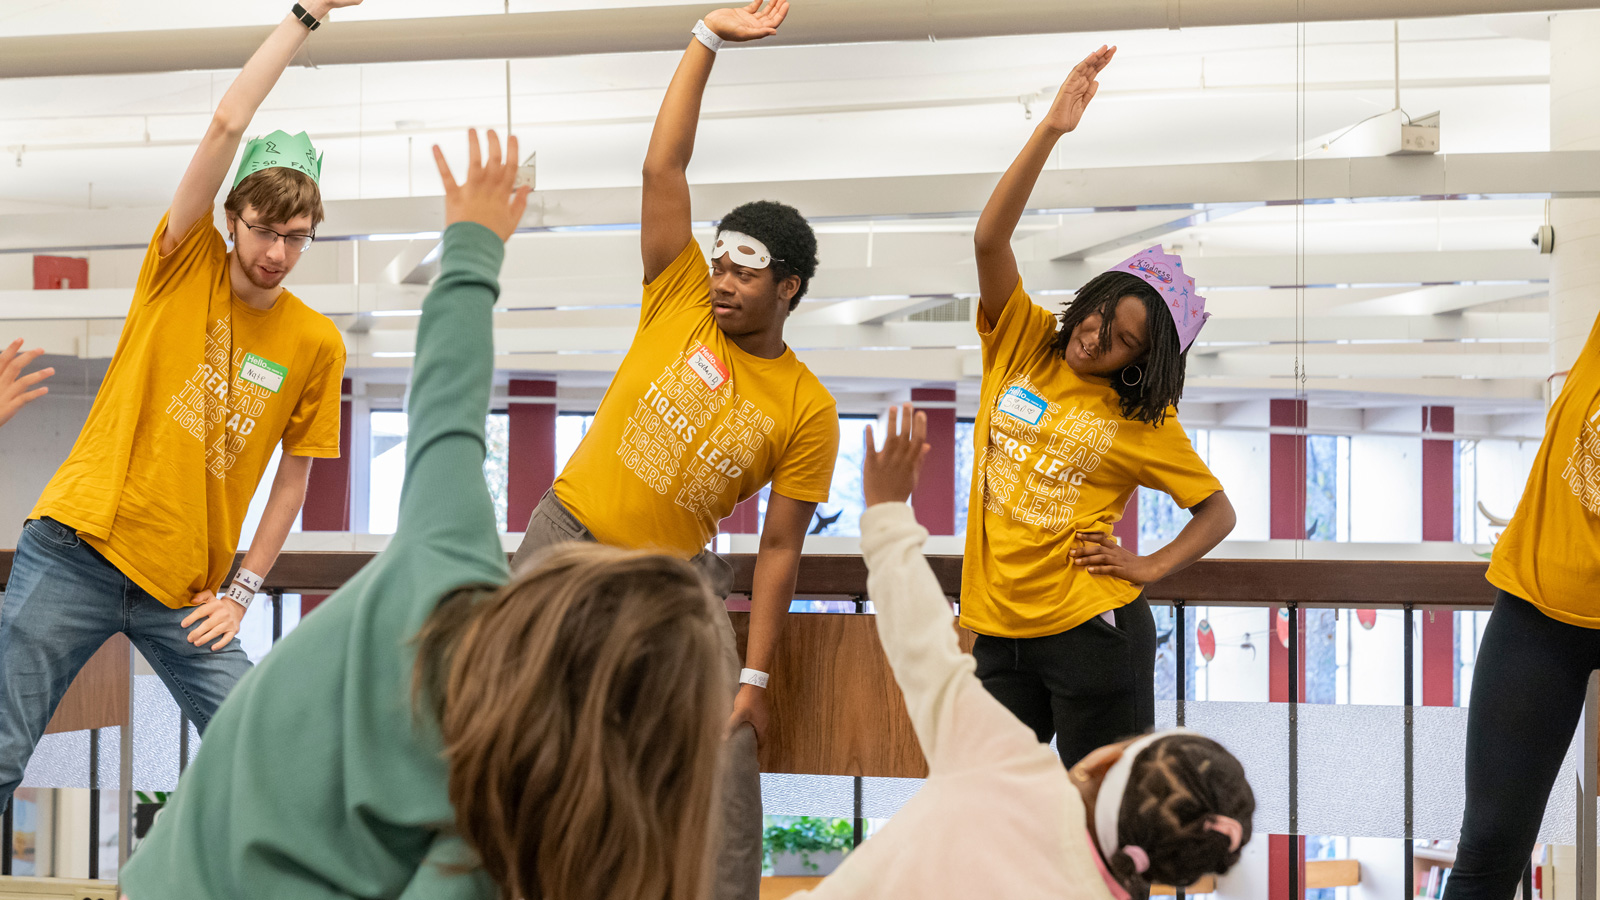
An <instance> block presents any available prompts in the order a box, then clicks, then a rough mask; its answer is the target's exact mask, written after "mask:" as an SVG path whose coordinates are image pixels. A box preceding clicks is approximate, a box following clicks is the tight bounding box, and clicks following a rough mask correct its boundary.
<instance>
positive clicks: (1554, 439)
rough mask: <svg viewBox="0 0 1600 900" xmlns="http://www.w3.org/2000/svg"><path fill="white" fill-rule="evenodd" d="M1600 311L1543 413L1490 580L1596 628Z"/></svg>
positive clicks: (1599, 611)
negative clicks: (1541, 433) (1519, 496)
mask: <svg viewBox="0 0 1600 900" xmlns="http://www.w3.org/2000/svg"><path fill="white" fill-rule="evenodd" d="M1597 423H1600V319H1597V320H1596V321H1595V326H1594V328H1593V329H1592V330H1591V331H1590V332H1589V340H1588V342H1587V343H1585V344H1584V345H1583V352H1582V353H1579V354H1578V359H1577V361H1576V362H1574V363H1573V364H1572V371H1571V372H1569V373H1568V374H1567V383H1566V384H1565V385H1563V386H1562V388H1561V393H1560V394H1559V395H1557V397H1556V401H1555V403H1553V404H1551V406H1550V413H1549V415H1548V416H1547V417H1546V418H1545V428H1544V442H1543V443H1541V444H1540V445H1539V455H1538V456H1536V457H1535V458H1534V460H1533V471H1531V472H1529V473H1528V484H1527V486H1526V487H1524V488H1523V489H1522V501H1521V502H1520V503H1518V504H1517V513H1516V515H1514V516H1512V517H1511V524H1510V525H1508V526H1506V530H1505V533H1504V534H1502V535H1501V536H1500V541H1499V543H1497V544H1495V548H1494V559H1493V561H1492V562H1490V564H1489V583H1490V584H1493V585H1494V586H1495V587H1497V588H1499V589H1501V590H1503V591H1505V592H1507V593H1510V594H1515V595H1516V596H1518V597H1521V598H1522V599H1524V600H1527V601H1528V602H1529V603H1532V604H1533V605H1534V606H1537V607H1538V608H1539V610H1540V611H1541V612H1543V613H1544V614H1545V615H1547V616H1549V617H1550V618H1552V619H1555V620H1556V621H1558V622H1565V623H1567V624H1568V625H1578V626H1581V627H1583V628H1600V598H1597V597H1596V596H1595V590H1594V582H1595V576H1596V575H1597V574H1600V562H1597V560H1600V424H1597Z"/></svg>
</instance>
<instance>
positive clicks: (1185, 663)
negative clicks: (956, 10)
mask: <svg viewBox="0 0 1600 900" xmlns="http://www.w3.org/2000/svg"><path fill="white" fill-rule="evenodd" d="M1183 613H1184V602H1183V601H1182V600H1174V601H1172V635H1173V641H1174V642H1175V643H1174V644H1173V647H1174V649H1176V651H1177V667H1176V673H1177V677H1176V678H1175V679H1174V681H1175V682H1176V686H1177V694H1178V716H1177V724H1178V727H1179V728H1182V727H1183V714H1184V708H1183V703H1184V701H1185V700H1187V699H1188V697H1189V633H1188V630H1187V629H1186V628H1185V624H1184V618H1185V617H1184V614H1183Z"/></svg>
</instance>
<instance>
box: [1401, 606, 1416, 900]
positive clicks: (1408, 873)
mask: <svg viewBox="0 0 1600 900" xmlns="http://www.w3.org/2000/svg"><path fill="white" fill-rule="evenodd" d="M1413 609H1414V607H1413V606H1412V605H1411V604H1410V603H1407V604H1406V605H1405V622H1404V626H1405V641H1404V643H1405V674H1404V679H1405V717H1406V718H1405V722H1406V724H1405V767H1406V774H1405V794H1406V796H1405V841H1404V843H1405V878H1406V896H1407V897H1408V898H1409V897H1415V896H1416V895H1417V873H1416V867H1415V865H1414V863H1413V858H1414V854H1415V852H1416V846H1415V845H1414V844H1413V843H1412V838H1411V830H1412V822H1413V819H1414V815H1415V812H1416V810H1415V808H1414V804H1415V796H1414V789H1415V787H1416V772H1415V769H1414V767H1415V760H1413V758H1412V757H1413V749H1414V746H1415V743H1416V732H1415V730H1414V729H1415V727H1416V722H1415V719H1414V716H1413V711H1412V706H1411V704H1412V702H1413V701H1414V699H1415V698H1414V696H1413V694H1414V691H1415V685H1413V684H1412V682H1413V681H1414V680H1415V678H1416V672H1415V670H1414V669H1413V668H1412V658H1411V654H1412V651H1413V646H1412V643H1413V638H1412V622H1411V614H1412V611H1413Z"/></svg>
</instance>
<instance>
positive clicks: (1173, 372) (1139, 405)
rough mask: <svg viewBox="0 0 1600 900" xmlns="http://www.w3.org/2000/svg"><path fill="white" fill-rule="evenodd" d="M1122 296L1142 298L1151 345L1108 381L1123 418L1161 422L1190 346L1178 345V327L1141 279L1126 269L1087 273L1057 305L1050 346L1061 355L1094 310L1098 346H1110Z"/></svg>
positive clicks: (1178, 387) (1177, 392) (1173, 403)
mask: <svg viewBox="0 0 1600 900" xmlns="http://www.w3.org/2000/svg"><path fill="white" fill-rule="evenodd" d="M1123 297H1137V298H1138V299H1139V300H1140V301H1141V302H1142V303H1143V304H1144V315H1145V321H1146V322H1148V323H1149V326H1148V328H1147V331H1148V332H1149V342H1150V349H1149V350H1148V351H1147V352H1146V353H1145V355H1144V357H1143V358H1142V359H1138V360H1135V361H1134V362H1132V363H1130V364H1129V365H1127V366H1126V367H1124V368H1122V369H1120V370H1118V371H1116V372H1112V373H1111V386H1112V387H1114V388H1116V389H1117V398H1118V399H1119V401H1120V402H1121V405H1122V417H1123V418H1125V419H1132V420H1134V421H1137V422H1147V423H1149V424H1151V425H1160V424H1161V423H1162V422H1164V421H1166V418H1167V411H1168V410H1169V409H1175V408H1176V407H1177V404H1178V398H1179V397H1181V396H1183V374H1184V369H1185V368H1186V367H1187V366H1188V358H1189V352H1188V351H1187V350H1183V349H1180V347H1179V345H1178V327H1177V326H1176V325H1174V324H1173V322H1172V314H1171V313H1169V312H1168V311H1167V305H1166V303H1165V302H1164V301H1163V300H1162V299H1161V295H1160V294H1158V293H1156V289H1155V288H1153V287H1151V286H1150V285H1149V284H1147V283H1146V282H1145V281H1144V279H1142V278H1140V277H1138V276H1137V275H1131V274H1129V273H1127V272H1102V273H1100V274H1099V275H1096V276H1095V277H1093V278H1091V279H1089V281H1088V283H1086V284H1084V286H1083V287H1081V288H1078V292H1077V294H1076V295H1075V296H1074V297H1073V298H1072V300H1070V301H1068V303H1067V304H1066V306H1064V307H1062V310H1061V328H1060V329H1059V330H1057V331H1056V338H1055V343H1054V344H1052V345H1051V347H1052V349H1054V350H1055V352H1056V355H1057V356H1062V355H1065V354H1066V352H1067V345H1068V344H1069V343H1070V342H1071V341H1072V331H1073V329H1075V328H1077V327H1078V325H1079V324H1081V323H1082V322H1083V320H1084V319H1087V318H1089V317H1090V316H1092V315H1094V314H1095V313H1099V314H1100V346H1102V347H1109V346H1111V325H1112V323H1113V322H1114V321H1115V320H1116V317H1117V304H1119V303H1121V302H1122V298H1123ZM1135 367H1137V368H1135ZM1129 382H1132V384H1129Z"/></svg>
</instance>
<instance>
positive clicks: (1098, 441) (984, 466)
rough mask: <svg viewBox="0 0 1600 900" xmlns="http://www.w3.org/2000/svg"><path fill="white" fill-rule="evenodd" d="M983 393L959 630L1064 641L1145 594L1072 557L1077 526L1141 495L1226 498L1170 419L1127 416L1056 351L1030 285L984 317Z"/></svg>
mask: <svg viewBox="0 0 1600 900" xmlns="http://www.w3.org/2000/svg"><path fill="white" fill-rule="evenodd" d="M978 333H979V334H980V336H981V337H982V338H983V387H982V392H981V395H980V399H979V406H978V420H977V423H976V425H975V427H974V429H973V443H974V444H975V445H976V448H977V459H976V461H975V462H974V463H973V466H972V493H971V496H970V499H969V500H968V501H967V502H968V506H967V509H968V513H967V547H966V557H965V561H964V563H963V565H962V572H961V624H962V625H964V626H966V627H967V628H969V629H971V630H973V631H975V632H977V633H979V634H986V635H991V636H993V637H1010V638H1024V637H1043V636H1045V635H1051V634H1060V633H1061V632H1063V631H1067V630H1069V629H1072V628H1076V627H1077V626H1078V625H1081V624H1083V623H1084V622H1087V621H1088V620H1089V619H1091V618H1093V617H1095V616H1098V615H1100V614H1101V613H1103V612H1108V611H1110V610H1113V609H1116V608H1117V607H1120V606H1122V605H1124V604H1126V603H1129V602H1131V601H1133V600H1134V599H1136V598H1137V597H1138V596H1139V592H1140V590H1141V589H1140V588H1139V587H1138V586H1136V585H1133V584H1130V583H1129V582H1126V581H1123V580H1122V579H1120V578H1116V577H1113V576H1110V575H1091V574H1089V573H1088V572H1085V571H1083V570H1082V569H1081V568H1079V567H1077V566H1074V565H1073V564H1072V557H1070V556H1069V555H1068V552H1069V551H1070V550H1071V549H1072V547H1073V544H1074V543H1075V542H1074V541H1073V536H1074V535H1075V534H1076V533H1077V532H1079V531H1110V530H1111V525H1112V524H1113V523H1115V522H1117V521H1118V520H1120V519H1121V518H1122V510H1123V508H1124V507H1126V506H1127V504H1128V498H1129V497H1131V496H1132V495H1133V492H1134V490H1135V489H1136V488H1138V487H1140V486H1144V487H1149V488H1155V489H1156V490H1160V491H1164V492H1166V493H1167V494H1170V495H1171V496H1172V499H1173V500H1175V501H1177V504H1178V505H1179V506H1181V507H1183V508H1184V509H1188V508H1190V507H1192V506H1194V505H1195V504H1196V503H1199V502H1200V501H1202V500H1204V499H1205V498H1207V497H1209V496H1211V495H1212V494H1214V493H1216V492H1218V491H1220V490H1222V485H1221V484H1220V483H1219V482H1218V481H1217V479H1216V477H1215V476H1213V475H1212V474H1211V470H1209V469H1207V468H1206V464H1205V463H1204V462H1202V461H1201V459H1200V456H1199V454H1197V453H1195V451H1194V446H1193V445H1191V444H1190V443H1189V436H1188V435H1187V434H1185V433H1184V430H1183V426H1182V425H1180V424H1179V423H1178V421H1177V419H1176V418H1175V417H1174V416H1175V413H1171V414H1169V415H1168V418H1167V420H1166V422H1165V423H1164V424H1162V425H1161V426H1159V427H1157V426H1154V425H1149V424H1146V423H1144V422H1136V421H1130V420H1128V419H1125V418H1123V417H1122V413H1121V406H1120V405H1119V403H1118V400H1117V392H1116V391H1115V390H1114V389H1113V388H1112V387H1111V386H1110V384H1109V383H1094V382H1090V381H1087V380H1085V379H1083V378H1082V377H1080V376H1079V375H1078V374H1077V373H1075V372H1073V371H1072V368H1071V367H1070V366H1068V365H1067V364H1066V362H1065V361H1064V360H1062V359H1061V358H1060V357H1059V356H1058V355H1057V354H1056V353H1055V351H1054V350H1053V349H1052V347H1051V346H1050V345H1051V342H1052V341H1053V340H1054V339H1055V334H1056V317H1055V316H1054V315H1053V314H1052V313H1051V312H1050V311H1049V310H1046V309H1043V308H1042V307H1040V306H1038V305H1037V304H1035V303H1034V302H1033V300H1032V299H1031V298H1030V297H1029V296H1028V294H1027V292H1026V291H1024V290H1023V289H1022V283H1021V282H1020V281H1018V283H1017V288H1016V290H1015V291H1014V292H1013V293H1012V295H1011V299H1010V300H1009V301H1008V302H1007V303H1006V308H1005V312H1003V313H1002V314H1001V316H1000V321H998V322H995V323H993V324H991V323H990V322H989V321H988V319H987V317H986V316H985V315H984V314H983V313H982V312H981V311H980V312H979V313H978Z"/></svg>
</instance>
